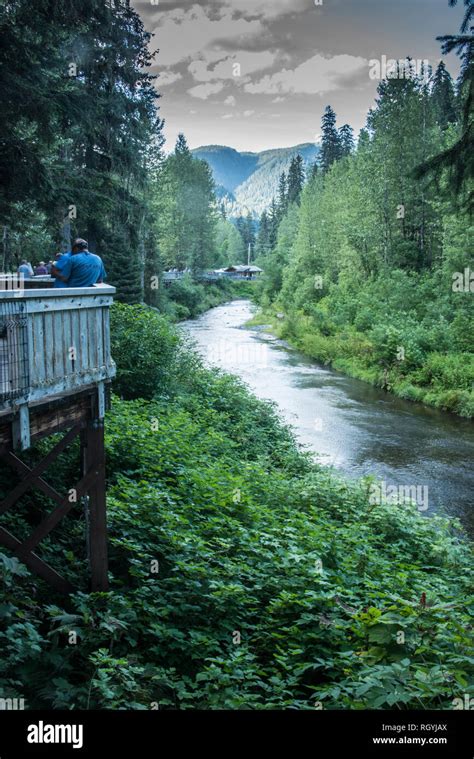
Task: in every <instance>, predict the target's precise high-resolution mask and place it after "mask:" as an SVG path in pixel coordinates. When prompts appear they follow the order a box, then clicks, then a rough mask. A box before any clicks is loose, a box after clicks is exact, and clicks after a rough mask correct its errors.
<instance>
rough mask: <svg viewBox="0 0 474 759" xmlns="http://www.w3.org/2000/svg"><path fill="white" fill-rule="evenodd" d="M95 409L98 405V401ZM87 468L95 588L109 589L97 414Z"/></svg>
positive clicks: (86, 435)
mask: <svg viewBox="0 0 474 759" xmlns="http://www.w3.org/2000/svg"><path fill="white" fill-rule="evenodd" d="M94 406H95V409H97V405H96V404H94ZM82 450H83V471H84V475H85V476H87V475H88V474H89V473H92V474H93V478H92V484H91V485H90V487H89V488H88V494H89V550H90V571H91V590H92V592H94V591H107V590H108V589H109V581H108V556H107V511H106V499H105V447H104V421H103V419H99V418H98V416H97V415H96V414H94V418H93V419H92V420H91V421H90V422H88V424H87V427H86V428H85V430H84V432H83V445H82Z"/></svg>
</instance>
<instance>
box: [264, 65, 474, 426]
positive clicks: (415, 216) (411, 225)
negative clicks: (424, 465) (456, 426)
mask: <svg viewBox="0 0 474 759" xmlns="http://www.w3.org/2000/svg"><path fill="white" fill-rule="evenodd" d="M470 55H471V53H469V55H468V51H467V50H465V55H464V58H463V61H464V66H463V69H462V74H461V77H460V80H459V82H458V83H457V84H456V85H455V84H454V83H453V81H452V79H451V77H450V75H449V73H448V71H447V70H446V67H445V65H444V63H442V62H441V63H440V64H439V66H438V68H437V70H436V71H435V72H434V73H433V75H432V76H431V77H430V78H429V81H428V82H427V81H426V77H425V76H424V75H423V76H418V77H416V76H411V77H399V78H392V79H387V80H386V81H383V82H382V83H381V84H380V85H379V87H378V95H377V100H376V104H375V106H374V108H373V109H372V110H371V111H370V113H369V115H368V119H367V128H366V129H364V130H363V131H362V132H361V134H360V136H359V140H358V142H357V147H355V145H354V140H353V139H352V136H351V134H350V130H345V138H344V136H343V135H342V134H341V131H338V129H337V124H336V114H335V113H334V112H333V110H332V109H331V108H330V107H329V106H328V108H327V109H326V112H325V115H324V118H323V124H322V132H323V140H322V147H321V156H320V162H319V167H318V169H317V171H313V173H312V175H311V176H310V177H309V180H308V181H307V183H306V185H305V187H304V189H303V191H302V193H301V195H299V196H298V197H297V199H296V200H295V201H293V202H292V200H291V198H289V197H288V193H286V194H285V192H283V193H280V198H279V203H278V206H277V209H276V215H277V217H279V226H278V231H277V234H276V238H275V235H274V234H273V239H272V237H271V230H270V229H267V226H268V225H267V215H266V214H265V215H264V217H263V219H262V222H261V232H260V234H259V242H258V252H259V259H258V263H259V264H260V265H261V266H262V268H263V269H264V270H265V276H264V279H263V280H262V282H261V288H260V293H259V298H260V302H261V304H262V305H263V306H264V308H265V309H266V310H267V311H268V312H269V313H270V318H271V314H272V313H273V314H274V315H275V314H276V313H278V314H279V316H280V318H279V319H274V321H275V328H276V330H277V331H278V334H280V335H282V336H284V337H288V338H290V340H292V341H293V342H294V343H295V344H296V345H298V346H299V347H301V348H302V349H303V350H304V351H305V352H307V353H308V354H309V355H311V356H313V357H315V358H317V359H320V360H322V361H324V362H330V363H332V364H333V365H334V367H336V368H337V369H341V370H342V371H344V372H347V373H349V374H352V375H354V376H356V377H359V378H361V379H364V380H367V381H369V382H372V383H374V384H377V385H380V386H382V387H384V388H386V389H387V390H391V391H395V392H396V393H397V394H399V395H401V396H402V397H404V398H408V399H413V400H422V401H424V402H426V403H429V404H433V405H435V406H438V407H440V408H443V409H448V410H451V411H455V412H456V413H458V414H461V415H463V416H472V414H473V412H474V401H473V382H474V354H473V335H472V324H473V318H474V303H473V290H474V283H473V276H474V274H473V272H474V260H473V257H472V238H473V231H474V229H473V226H472V215H471V210H472V189H473V184H472V178H473V175H474V174H473V157H472V149H471V150H466V146H465V144H466V136H467V138H468V142H469V144H470V145H471V148H472V134H473V118H472V79H473V72H472V65H473V64H472V60H471V58H470V57H469V56H470ZM463 146H464V147H463ZM455 149H456V150H460V151H461V152H462V160H461V161H459V160H457V162H456V159H455V153H454V150H455ZM438 156H445V159H444V160H445V163H446V169H444V167H443V164H442V163H439V161H438ZM420 167H421V169H420ZM434 168H435V169H437V170H436V171H433V169H434ZM283 315H284V318H283ZM264 318H265V317H264Z"/></svg>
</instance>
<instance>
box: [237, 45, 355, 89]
mask: <svg viewBox="0 0 474 759" xmlns="http://www.w3.org/2000/svg"><path fill="white" fill-rule="evenodd" d="M367 66H368V61H367V60H366V59H365V58H361V57H360V56H354V55H335V56H333V57H328V58H325V57H324V56H322V55H319V54H317V55H314V56H313V57H312V58H309V59H308V60H307V61H304V62H303V63H301V64H300V65H299V66H297V67H296V68H295V69H282V70H281V71H278V72H276V73H274V74H267V75H266V76H264V77H263V78H262V79H260V80H259V81H258V82H255V83H252V82H247V83H246V84H245V86H244V90H245V91H246V92H250V93H252V94H265V95H282V94H288V93H303V94H307V95H314V94H317V93H324V92H331V90H337V89H339V88H340V87H341V86H342V79H343V78H344V77H347V76H350V75H353V74H354V73H356V72H357V71H358V70H359V71H360V70H361V69H362V68H365V69H367Z"/></svg>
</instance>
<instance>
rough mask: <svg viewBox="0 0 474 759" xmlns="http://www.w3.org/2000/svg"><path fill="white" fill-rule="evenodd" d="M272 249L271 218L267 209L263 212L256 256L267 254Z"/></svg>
mask: <svg viewBox="0 0 474 759" xmlns="http://www.w3.org/2000/svg"><path fill="white" fill-rule="evenodd" d="M270 250H271V243H270V220H269V218H268V213H267V212H266V211H263V212H262V215H261V217H260V224H259V227H258V234H257V241H256V247H255V252H256V256H257V257H258V256H266V255H267V254H268V253H269V252H270Z"/></svg>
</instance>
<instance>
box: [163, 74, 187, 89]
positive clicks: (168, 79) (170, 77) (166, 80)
mask: <svg viewBox="0 0 474 759" xmlns="http://www.w3.org/2000/svg"><path fill="white" fill-rule="evenodd" d="M182 78H183V75H182V74H180V73H179V72H178V71H176V72H175V71H161V72H159V75H158V80H157V87H158V89H160V88H161V87H168V85H169V84H173V83H174V82H177V81H178V79H182Z"/></svg>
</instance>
